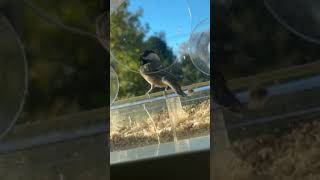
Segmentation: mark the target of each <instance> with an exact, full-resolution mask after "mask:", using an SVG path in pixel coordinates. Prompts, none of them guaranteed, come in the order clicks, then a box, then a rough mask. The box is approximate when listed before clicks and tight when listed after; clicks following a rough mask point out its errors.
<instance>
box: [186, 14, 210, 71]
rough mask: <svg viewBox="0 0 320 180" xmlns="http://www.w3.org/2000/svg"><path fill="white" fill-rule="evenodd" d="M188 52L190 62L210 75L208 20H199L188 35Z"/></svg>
mask: <svg viewBox="0 0 320 180" xmlns="http://www.w3.org/2000/svg"><path fill="white" fill-rule="evenodd" d="M188 49H189V54H190V57H191V60H192V63H193V64H194V65H195V67H196V68H197V69H199V70H200V71H201V72H203V73H204V74H206V75H210V20H209V19H204V20H203V21H201V22H200V23H199V24H198V25H196V27H195V28H194V30H193V31H192V34H191V36H190V40H189V48H188Z"/></svg>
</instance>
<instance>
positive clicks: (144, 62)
mask: <svg viewBox="0 0 320 180" xmlns="http://www.w3.org/2000/svg"><path fill="white" fill-rule="evenodd" d="M151 53H156V52H154V51H152V50H145V51H143V53H142V54H141V55H140V61H141V64H146V63H147V60H146V59H145V58H146V57H147V56H148V55H149V54H151Z"/></svg>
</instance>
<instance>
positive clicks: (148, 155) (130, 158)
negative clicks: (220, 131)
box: [110, 135, 210, 165]
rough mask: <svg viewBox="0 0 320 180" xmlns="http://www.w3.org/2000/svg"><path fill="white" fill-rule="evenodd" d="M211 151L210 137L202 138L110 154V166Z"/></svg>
mask: <svg viewBox="0 0 320 180" xmlns="http://www.w3.org/2000/svg"><path fill="white" fill-rule="evenodd" d="M205 150H208V151H209V150H210V136H209V135H208V136H202V137H196V138H190V139H184V140H179V141H177V143H175V142H169V143H163V144H155V145H150V146H144V147H139V148H134V149H129V150H123V151H114V152H110V164H111V165H114V164H119V163H128V162H134V161H138V160H146V159H154V158H161V157H166V156H170V155H177V154H182V153H188V152H189V153H191V152H198V151H205Z"/></svg>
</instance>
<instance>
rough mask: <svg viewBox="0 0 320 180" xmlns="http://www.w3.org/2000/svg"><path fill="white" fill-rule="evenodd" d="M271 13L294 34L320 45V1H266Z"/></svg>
mask: <svg viewBox="0 0 320 180" xmlns="http://www.w3.org/2000/svg"><path fill="white" fill-rule="evenodd" d="M264 3H265V5H266V7H267V9H268V10H269V12H270V13H271V14H272V15H273V16H274V17H275V18H276V19H277V20H278V22H279V23H281V24H282V25H283V26H284V27H285V28H287V29H288V30H289V31H291V32H292V33H294V34H296V35H298V36H299V37H301V38H303V39H305V40H307V41H309V42H314V43H318V44H320V1H317V0H281V1H278V0H264Z"/></svg>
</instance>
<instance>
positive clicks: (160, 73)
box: [139, 50, 187, 97]
mask: <svg viewBox="0 0 320 180" xmlns="http://www.w3.org/2000/svg"><path fill="white" fill-rule="evenodd" d="M140 62H141V66H140V70H139V71H140V74H141V76H142V77H143V78H144V79H145V80H146V81H147V82H148V83H149V84H150V85H151V87H150V89H149V90H148V91H147V93H146V94H147V95H149V94H150V93H151V92H152V91H153V90H154V88H155V87H160V88H165V91H167V90H168V89H169V88H171V89H173V90H174V91H175V92H176V93H177V94H178V95H180V96H183V97H185V96H187V94H185V93H184V92H183V91H182V89H181V87H180V85H179V83H178V80H177V79H176V77H175V76H174V75H172V74H171V73H169V72H167V71H165V70H161V69H162V68H163V66H162V64H161V60H160V57H159V56H158V55H157V54H156V53H155V52H154V51H151V50H146V51H144V52H143V54H142V55H141V56H140Z"/></svg>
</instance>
